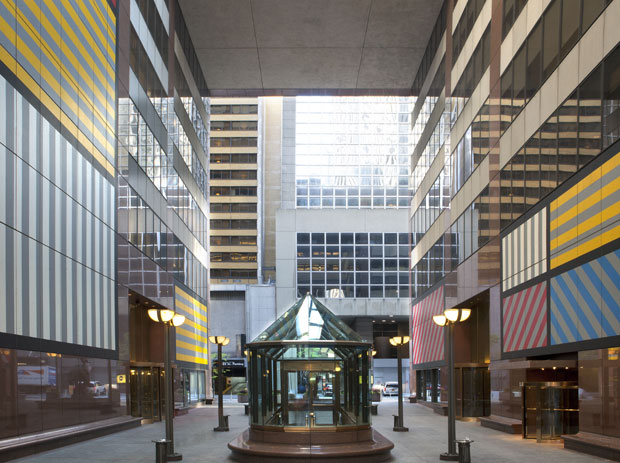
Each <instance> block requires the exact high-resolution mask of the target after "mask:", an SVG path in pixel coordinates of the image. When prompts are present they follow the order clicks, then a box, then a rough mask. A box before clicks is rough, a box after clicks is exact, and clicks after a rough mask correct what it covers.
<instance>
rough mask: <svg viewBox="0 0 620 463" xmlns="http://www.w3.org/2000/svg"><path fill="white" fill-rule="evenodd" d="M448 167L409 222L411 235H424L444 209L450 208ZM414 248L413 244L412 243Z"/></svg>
mask: <svg viewBox="0 0 620 463" xmlns="http://www.w3.org/2000/svg"><path fill="white" fill-rule="evenodd" d="M449 172H450V166H449V165H447V166H444V167H443V169H441V172H440V173H439V175H438V176H437V179H436V180H435V181H434V182H433V185H432V186H431V188H430V190H429V191H428V193H426V195H425V196H424V199H422V202H421V203H420V205H419V206H418V208H417V209H416V211H415V213H414V214H413V218H412V220H411V227H412V228H411V230H412V231H413V233H416V234H417V233H421V234H424V233H426V232H427V231H428V229H429V228H430V227H431V225H432V224H433V223H434V222H435V220H437V217H439V214H441V211H443V210H444V209H447V208H448V207H450V174H449ZM414 246H415V243H414Z"/></svg>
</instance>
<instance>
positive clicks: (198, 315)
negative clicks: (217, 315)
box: [176, 299, 207, 323]
mask: <svg viewBox="0 0 620 463" xmlns="http://www.w3.org/2000/svg"><path fill="white" fill-rule="evenodd" d="M176 303H177V305H178V306H179V307H182V308H184V309H185V310H186V311H187V312H188V313H191V314H193V315H194V316H195V317H196V318H198V319H199V320H202V321H203V322H205V323H207V317H205V316H204V315H202V314H201V313H200V312H198V310H197V309H196V308H194V307H190V306H188V305H186V304H184V303H183V302H182V301H180V300H179V299H177V300H176Z"/></svg>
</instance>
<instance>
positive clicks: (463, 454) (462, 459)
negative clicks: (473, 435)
mask: <svg viewBox="0 0 620 463" xmlns="http://www.w3.org/2000/svg"><path fill="white" fill-rule="evenodd" d="M472 442H473V440H471V439H469V438H466V439H461V440H457V441H456V443H457V444H458V446H459V463H471V452H470V447H469V446H470V444H471V443H472Z"/></svg>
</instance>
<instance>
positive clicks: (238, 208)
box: [210, 202, 257, 212]
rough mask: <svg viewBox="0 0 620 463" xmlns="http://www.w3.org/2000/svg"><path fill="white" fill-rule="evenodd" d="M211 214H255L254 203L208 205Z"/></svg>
mask: <svg viewBox="0 0 620 463" xmlns="http://www.w3.org/2000/svg"><path fill="white" fill-rule="evenodd" d="M210 210H211V212H256V211H257V207H256V203H214V202H212V203H211V204H210Z"/></svg>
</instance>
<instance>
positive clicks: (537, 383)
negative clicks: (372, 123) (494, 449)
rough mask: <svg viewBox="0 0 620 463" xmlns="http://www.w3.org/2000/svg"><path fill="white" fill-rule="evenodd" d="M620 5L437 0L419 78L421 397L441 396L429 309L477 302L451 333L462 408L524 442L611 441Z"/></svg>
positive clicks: (416, 330) (416, 250) (414, 328)
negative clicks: (583, 436)
mask: <svg viewBox="0 0 620 463" xmlns="http://www.w3.org/2000/svg"><path fill="white" fill-rule="evenodd" d="M619 8H620V4H619V2H617V1H589V0H583V1H580V0H574V1H570V0H550V1H540V2H538V1H529V2H526V1H503V2H491V1H486V2H485V1H458V2H452V1H447V2H445V3H444V6H443V9H442V12H441V14H440V17H439V19H438V20H437V23H436V25H435V30H434V31H433V33H432V36H431V39H430V41H429V43H428V46H427V48H426V51H425V55H424V58H423V61H422V65H421V66H420V69H419V70H418V74H417V77H416V79H415V82H414V88H413V92H414V94H417V95H419V97H418V100H417V102H416V105H415V108H414V110H413V117H412V121H413V135H414V138H415V141H416V146H415V149H414V153H413V159H412V172H413V174H412V179H413V187H414V195H413V201H412V206H411V213H410V227H411V231H412V238H413V241H412V246H411V262H410V264H411V269H412V281H411V283H412V311H411V336H412V355H411V360H410V362H411V368H412V380H411V381H412V382H413V383H415V389H416V392H417V395H418V399H419V400H422V401H428V402H440V401H444V400H446V397H447V395H446V384H447V376H446V374H447V369H446V363H445V361H446V356H445V352H444V343H445V339H444V329H443V328H440V327H439V326H436V325H434V324H433V321H432V316H433V315H435V314H440V313H442V312H443V311H444V309H447V308H453V307H457V308H470V309H471V310H472V312H471V317H470V318H469V319H468V320H467V321H465V322H464V323H461V324H457V325H456V326H455V327H454V335H455V348H454V352H455V362H456V385H457V388H456V391H455V392H456V394H457V410H456V414H457V416H463V417H471V416H485V415H492V416H495V417H496V416H499V417H501V418H500V419H499V420H496V423H495V424H496V425H498V423H499V421H501V420H503V423H504V424H506V423H509V424H510V425H512V424H515V425H521V426H522V427H523V433H524V436H525V437H528V438H536V437H537V436H538V438H541V436H542V438H543V439H552V438H557V437H559V435H561V434H574V433H576V432H577V431H585V432H591V433H595V434H603V435H610V436H617V435H618V434H617V430H616V428H615V427H614V426H608V425H607V423H611V422H613V421H615V420H617V415H618V411H617V410H616V409H613V408H611V407H608V406H607V404H608V403H609V400H610V398H611V397H615V396H616V395H617V394H618V392H619V391H618V385H617V384H616V383H615V382H614V381H611V380H610V378H612V377H614V375H615V371H616V369H617V368H618V355H617V351H618V349H617V345H618V344H617V343H618V335H619V334H620V331H619V329H620V325H618V319H619V318H618V317H620V296H619V294H618V292H617V291H616V289H615V288H617V287H618V285H619V284H620V279H619V277H618V275H619V274H620V260H619V258H618V254H619V252H620V251H619V249H620V242H619V241H618V239H617V238H618V236H620V235H618V232H617V230H618V220H619V216H618V213H619V211H620V208H619V207H618V198H617V195H616V187H615V186H614V185H615V177H616V170H617V168H616V166H617V165H618V162H619V160H620V157H619V155H618V154H617V153H618V150H619V147H620V145H619V144H618V139H619V137H620V136H619V133H620V132H619V123H618V120H619V119H618V107H619V104H618V101H619V98H620V79H619V77H618V76H619V73H618V70H619V69H620V47H618V43H619V42H620V33H619V32H618V28H617V26H616V25H617V21H618V17H619V14H620V12H619ZM542 390H544V391H545V394H547V396H548V397H554V399H553V401H554V402H553V403H554V405H552V406H551V408H554V409H555V411H552V412H550V413H546V414H545V412H544V411H543V409H544V408H545V407H546V406H545V405H544V403H543V402H541V397H542V393H541V391H542ZM560 409H562V410H564V411H560ZM490 420H491V421H493V420H494V418H490ZM488 421H489V419H487V420H486V422H488ZM552 422H553V423H552ZM500 427H501V426H500Z"/></svg>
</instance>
